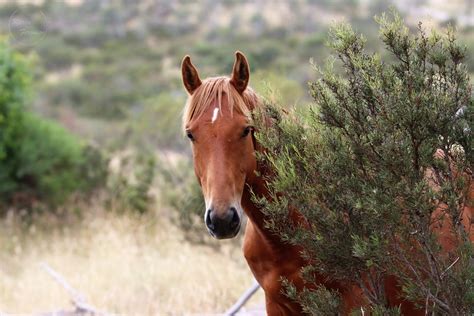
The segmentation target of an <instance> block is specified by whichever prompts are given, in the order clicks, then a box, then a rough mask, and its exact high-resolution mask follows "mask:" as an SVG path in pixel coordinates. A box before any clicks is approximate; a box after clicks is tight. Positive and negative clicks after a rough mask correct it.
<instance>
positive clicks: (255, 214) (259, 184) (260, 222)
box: [242, 168, 288, 247]
mask: <svg viewBox="0 0 474 316" xmlns="http://www.w3.org/2000/svg"><path fill="white" fill-rule="evenodd" d="M257 171H258V174H259V176H256V177H255V178H254V179H252V181H249V182H248V183H247V184H246V185H245V188H244V191H243V195H242V207H243V209H244V210H245V213H246V215H247V217H248V219H249V220H250V221H251V222H252V224H253V226H254V228H255V229H257V230H258V232H259V234H260V235H261V236H262V237H263V238H264V239H266V241H267V242H269V243H270V244H273V245H274V246H276V247H280V246H283V242H282V241H281V239H280V237H279V236H278V235H277V234H276V233H274V232H272V231H271V230H269V229H268V228H267V227H265V221H266V220H267V216H266V215H265V214H264V213H263V211H262V209H261V208H260V206H259V205H257V204H256V203H255V202H254V201H253V198H252V196H253V195H255V196H257V197H259V198H261V197H264V198H269V197H270V194H269V192H268V189H267V187H266V183H265V181H264V180H263V178H264V177H265V173H266V172H265V170H261V168H259V169H258V170H257ZM286 247H288V245H286Z"/></svg>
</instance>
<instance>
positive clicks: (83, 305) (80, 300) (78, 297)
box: [41, 262, 107, 315]
mask: <svg viewBox="0 0 474 316" xmlns="http://www.w3.org/2000/svg"><path fill="white" fill-rule="evenodd" d="M41 267H42V268H43V269H44V270H45V271H46V272H47V273H48V274H49V275H50V276H51V277H52V278H53V279H54V280H56V282H58V283H59V284H60V285H61V286H62V287H64V288H65V289H66V291H68V292H69V294H70V295H71V296H72V303H73V305H74V306H75V307H76V312H78V313H90V314H92V315H107V313H104V312H100V311H98V310H97V309H96V308H94V307H93V306H91V305H89V304H87V302H86V299H85V297H84V295H82V294H81V293H80V292H78V291H77V290H75V289H74V288H73V287H72V286H71V285H70V284H69V283H68V282H67V281H66V280H65V279H64V278H63V277H62V276H61V275H60V274H59V273H58V272H56V271H55V270H54V269H53V268H51V267H50V266H49V265H48V264H47V263H46V262H43V263H41Z"/></svg>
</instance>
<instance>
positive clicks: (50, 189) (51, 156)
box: [0, 43, 106, 207]
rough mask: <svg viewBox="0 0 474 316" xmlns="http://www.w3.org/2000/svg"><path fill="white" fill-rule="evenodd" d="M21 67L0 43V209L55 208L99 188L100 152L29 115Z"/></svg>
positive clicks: (22, 63) (101, 174)
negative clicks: (73, 195)
mask: <svg viewBox="0 0 474 316" xmlns="http://www.w3.org/2000/svg"><path fill="white" fill-rule="evenodd" d="M26 67H27V63H26V61H25V60H23V58H22V57H21V55H19V54H17V53H15V52H13V51H11V50H10V49H9V48H8V47H7V46H6V44H5V43H0V198H1V199H0V200H1V201H2V203H1V204H0V207H2V206H6V205H14V206H21V207H25V206H29V205H31V204H32V203H33V202H35V201H38V202H45V203H48V204H52V205H57V204H59V203H62V202H64V201H65V200H66V199H67V197H68V196H69V195H70V194H71V193H73V192H76V191H84V192H86V191H90V190H91V189H92V188H93V187H95V186H98V185H100V184H101V183H102V181H103V180H102V179H104V178H105V175H106V172H105V170H106V169H105V160H104V159H103V157H102V155H101V154H100V152H99V151H97V150H95V149H93V148H92V147H88V146H85V145H84V144H82V142H81V141H80V140H79V139H78V138H76V137H75V136H73V135H72V134H70V133H68V132H67V131H66V130H65V129H64V128H62V127H61V126H59V125H58V124H56V123H53V122H51V121H48V120H46V119H43V118H40V117H39V116H37V115H35V114H33V113H31V112H29V111H28V107H27V106H26V104H27V102H28V91H29V84H30V77H29V74H28V71H27V70H26ZM92 163H94V168H95V170H94V171H92V170H91V168H90V167H91V164H92ZM17 203H19V204H21V205H16V204H17Z"/></svg>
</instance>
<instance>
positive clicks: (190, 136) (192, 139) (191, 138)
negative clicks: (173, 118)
mask: <svg viewBox="0 0 474 316" xmlns="http://www.w3.org/2000/svg"><path fill="white" fill-rule="evenodd" d="M186 136H188V138H189V139H190V140H191V141H192V142H193V141H194V136H193V133H191V131H186Z"/></svg>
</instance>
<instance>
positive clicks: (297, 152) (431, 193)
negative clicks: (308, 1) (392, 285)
mask: <svg viewBox="0 0 474 316" xmlns="http://www.w3.org/2000/svg"><path fill="white" fill-rule="evenodd" d="M377 22H378V23H379V24H380V37H381V39H382V41H383V43H384V44H385V47H386V49H387V50H388V51H389V52H390V53H391V55H392V57H393V59H392V60H391V61H390V62H383V61H382V60H381V58H380V56H379V55H378V54H369V53H367V52H366V51H365V50H364V37H363V36H361V35H358V34H356V33H355V32H354V31H353V30H352V29H351V27H350V26H348V25H346V24H342V25H338V26H336V27H334V28H333V29H332V30H331V32H330V40H329V42H330V44H329V45H330V47H331V48H332V49H333V51H334V55H335V56H336V59H334V60H332V61H330V62H329V63H328V64H327V66H326V68H325V69H324V70H320V73H321V78H320V79H319V80H317V81H316V82H313V83H311V84H310V92H311V95H312V97H313V98H314V105H313V106H311V107H310V108H309V110H308V111H307V112H305V113H303V114H301V113H297V114H294V113H293V114H291V113H290V114H285V113H286V112H282V111H280V110H279V108H278V107H275V106H272V105H268V107H267V109H266V116H267V119H268V116H270V117H271V118H272V119H273V124H271V125H270V126H269V127H267V128H263V129H262V130H260V133H259V134H258V138H259V141H260V142H261V143H262V144H263V145H264V147H265V148H266V149H267V150H266V151H265V153H264V154H263V155H262V156H261V157H260V159H261V160H262V163H265V164H269V165H271V166H272V169H273V170H274V174H272V176H271V178H269V185H268V186H269V189H270V191H271V192H270V193H271V195H272V196H273V199H270V201H268V200H262V201H259V202H260V203H262V206H263V207H264V211H265V212H266V214H268V226H269V227H270V228H271V229H273V230H274V231H275V232H276V233H277V234H279V235H280V236H281V238H282V239H283V240H285V241H287V242H289V243H292V244H296V245H300V246H301V247H302V249H303V254H304V256H305V257H307V258H308V259H310V260H309V262H311V264H310V265H309V266H307V267H305V268H304V270H303V276H304V278H305V279H306V280H307V281H308V282H311V277H312V275H313V272H318V273H321V274H324V275H328V276H329V277H330V278H333V279H335V280H355V281H356V282H357V283H358V284H359V285H360V286H361V287H362V288H363V289H364V290H365V293H366V296H367V298H368V300H369V302H370V304H371V307H372V312H373V313H374V314H384V315H385V314H387V313H389V312H390V313H395V314H397V313H399V311H398V310H397V309H394V310H390V311H389V310H388V309H387V305H386V303H387V301H386V297H385V295H384V291H383V279H384V276H387V275H393V276H396V277H397V278H398V279H399V280H400V283H401V284H400V285H401V288H402V289H403V291H402V292H403V293H402V295H403V296H404V297H405V298H406V299H408V300H410V301H413V302H415V303H417V304H420V305H421V307H423V308H425V307H426V308H427V310H428V312H429V313H434V314H449V315H468V314H472V313H474V265H473V258H474V252H473V245H472V244H471V242H470V240H469V237H470V236H469V234H468V233H466V229H465V227H464V226H463V223H462V219H461V218H460V214H461V213H462V210H463V207H464V206H466V205H470V206H471V207H472V203H473V201H472V196H469V192H468V188H469V186H470V185H471V186H472V185H473V183H472V180H473V174H472V171H473V148H474V146H473V139H472V127H473V126H474V125H473V120H474V117H473V111H474V99H473V97H472V87H471V86H470V84H469V77H468V74H467V71H466V67H465V65H464V61H465V58H466V56H465V49H464V48H462V47H460V46H459V45H458V44H457V41H456V37H455V32H454V31H453V30H452V29H448V30H447V33H446V35H440V34H438V33H437V32H435V31H433V32H432V33H431V34H430V35H427V34H426V33H425V31H424V29H423V28H422V27H421V24H420V26H419V28H418V30H417V32H416V34H412V33H410V32H409V30H408V29H407V27H405V26H404V24H403V21H402V20H401V19H400V18H399V17H398V16H397V15H396V14H394V15H393V16H392V17H390V18H388V17H387V16H385V15H382V16H381V17H380V18H378V19H377ZM337 61H338V63H337V65H338V66H339V65H340V66H341V67H335V66H334V65H335V64H336V62H337ZM282 193H283V194H282ZM471 195H472V194H471ZM290 206H291V207H295V208H296V209H298V210H299V212H301V213H302V214H303V215H304V216H305V218H306V219H307V223H308V227H304V228H303V227H300V226H298V225H297V224H292V223H290V222H289V220H288V208H289V207H290ZM433 214H436V215H433ZM450 223H452V225H451V224H450ZM464 224H467V225H469V224H468V223H464ZM439 225H444V226H445V227H450V229H449V230H448V235H449V236H450V237H451V238H452V240H454V241H455V242H454V243H452V245H451V247H449V246H446V243H445V244H444V247H443V246H442V245H441V243H440V239H441V238H445V240H444V241H446V238H448V237H447V236H446V235H444V236H441V237H440V236H439V234H438V233H439V229H437V227H438V226H439ZM447 248H450V249H447ZM287 295H289V296H290V297H293V298H294V299H295V300H297V301H298V302H300V303H301V305H302V306H303V308H304V310H305V311H307V312H308V313H310V314H313V315H328V314H330V313H337V311H338V304H339V299H338V293H337V292H332V291H329V290H328V289H325V288H321V287H320V288H318V289H316V290H309V289H308V290H304V291H302V292H297V291H296V289H295V288H294V287H292V285H291V284H289V283H287ZM356 312H357V311H356Z"/></svg>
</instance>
